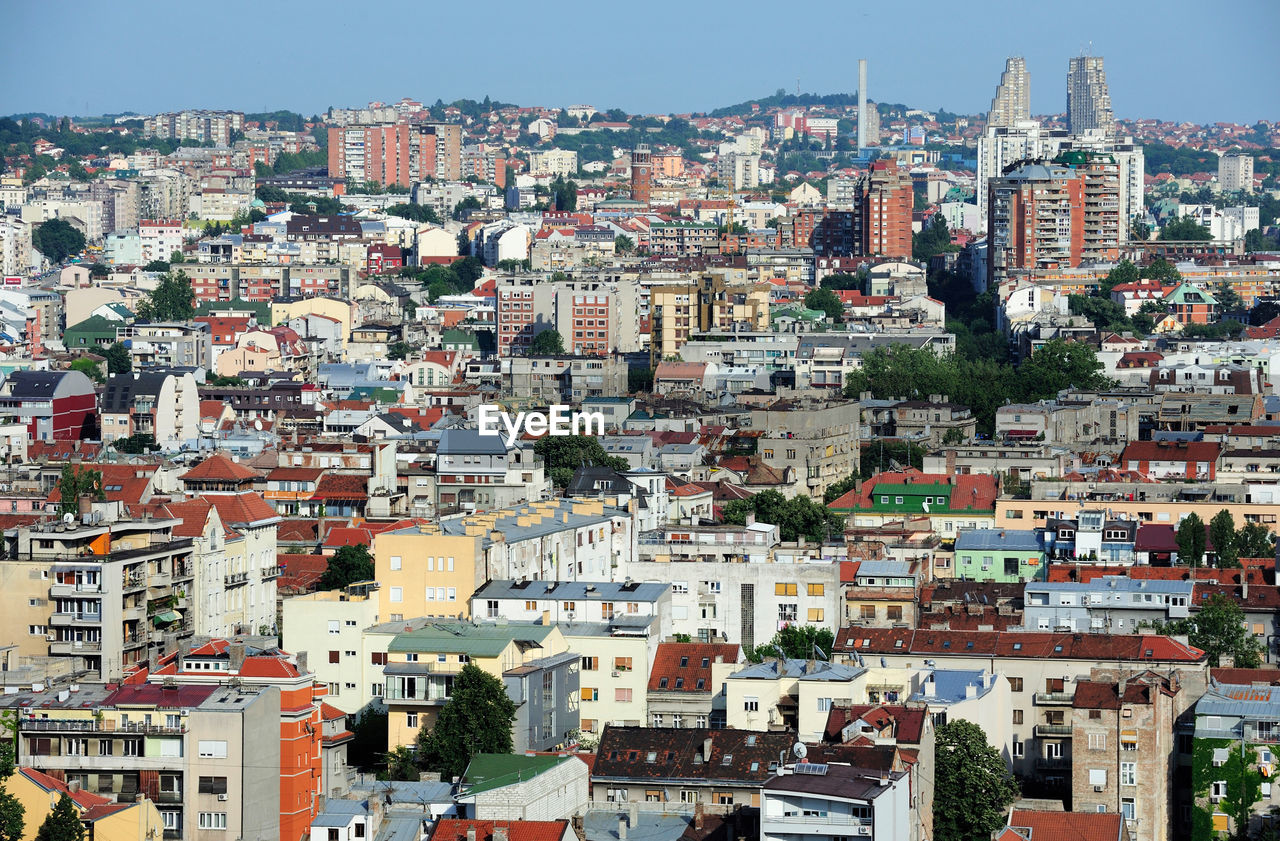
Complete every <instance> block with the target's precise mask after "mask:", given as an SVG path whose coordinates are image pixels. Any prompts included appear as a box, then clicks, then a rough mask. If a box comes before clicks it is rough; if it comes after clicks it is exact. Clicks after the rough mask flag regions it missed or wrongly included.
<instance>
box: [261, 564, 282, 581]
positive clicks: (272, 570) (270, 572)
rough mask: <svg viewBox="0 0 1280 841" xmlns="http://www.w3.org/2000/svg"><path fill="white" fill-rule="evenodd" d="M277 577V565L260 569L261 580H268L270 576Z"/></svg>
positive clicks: (278, 575)
mask: <svg viewBox="0 0 1280 841" xmlns="http://www.w3.org/2000/svg"><path fill="white" fill-rule="evenodd" d="M279 577H280V567H279V566H273V567H267V568H266V569H264V570H263V571H262V580H263V581H270V580H271V579H272V578H279Z"/></svg>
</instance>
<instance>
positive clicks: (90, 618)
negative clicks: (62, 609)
mask: <svg viewBox="0 0 1280 841" xmlns="http://www.w3.org/2000/svg"><path fill="white" fill-rule="evenodd" d="M49 624H50V625H53V626H55V627H65V626H71V627H82V628H83V627H90V626H97V625H101V624H102V614H101V613H55V614H53V615H51V616H50V617H49Z"/></svg>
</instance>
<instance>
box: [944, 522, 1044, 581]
mask: <svg viewBox="0 0 1280 841" xmlns="http://www.w3.org/2000/svg"><path fill="white" fill-rule="evenodd" d="M955 553H956V554H955V577H956V578H961V579H965V580H967V581H1001V582H1008V581H1033V580H1036V579H1043V578H1044V576H1045V570H1046V569H1047V566H1048V565H1047V561H1046V558H1047V555H1046V553H1045V549H1044V544H1043V541H1042V539H1041V536H1040V532H1038V531H1034V530H1021V529H1003V530H1001V531H994V530H991V529H976V530H968V531H964V532H961V533H960V534H959V535H957V536H956V543H955Z"/></svg>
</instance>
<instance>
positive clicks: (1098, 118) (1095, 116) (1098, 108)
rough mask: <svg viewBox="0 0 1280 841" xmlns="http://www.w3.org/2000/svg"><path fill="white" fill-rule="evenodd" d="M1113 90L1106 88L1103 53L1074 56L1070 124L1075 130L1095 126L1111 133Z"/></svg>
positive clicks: (1069, 71) (1069, 78)
mask: <svg viewBox="0 0 1280 841" xmlns="http://www.w3.org/2000/svg"><path fill="white" fill-rule="evenodd" d="M1115 124H1116V118H1115V114H1113V113H1112V111H1111V94H1110V93H1109V92H1108V91H1107V71H1106V70H1104V69H1103V67H1102V56H1092V55H1082V56H1076V57H1075V58H1073V59H1071V63H1070V65H1069V66H1068V68H1067V126H1068V129H1069V130H1070V132H1071V133H1072V134H1083V133H1084V132H1085V131H1088V130H1089V129H1092V128H1099V129H1102V130H1103V131H1106V132H1108V133H1110V132H1112V131H1114V130H1115Z"/></svg>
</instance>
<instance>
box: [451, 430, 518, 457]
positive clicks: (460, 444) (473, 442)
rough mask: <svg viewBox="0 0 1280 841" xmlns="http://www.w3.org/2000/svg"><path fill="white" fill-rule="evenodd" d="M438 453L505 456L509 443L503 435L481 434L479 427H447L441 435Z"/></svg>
mask: <svg viewBox="0 0 1280 841" xmlns="http://www.w3.org/2000/svg"><path fill="white" fill-rule="evenodd" d="M436 453H437V454H438V455H442V456H448V455H457V454H463V455H477V454H478V455H491V456H503V455H506V454H507V445H506V444H504V443H503V442H502V436H501V435H481V434H480V430H478V429H446V430H444V432H443V433H441V435H440V446H439V447H437V448H436Z"/></svg>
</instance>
